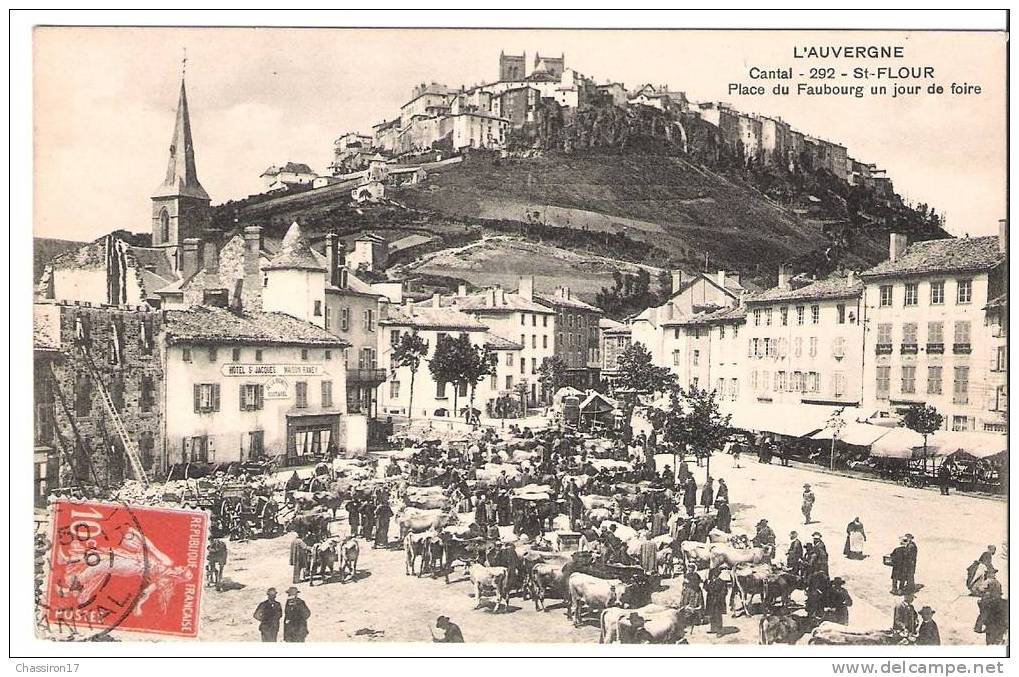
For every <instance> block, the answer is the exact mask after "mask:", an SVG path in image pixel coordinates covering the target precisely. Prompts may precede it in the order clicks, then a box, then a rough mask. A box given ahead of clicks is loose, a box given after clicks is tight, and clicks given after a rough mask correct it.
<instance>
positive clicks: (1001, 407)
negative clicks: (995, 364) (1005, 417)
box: [994, 385, 1008, 411]
mask: <svg viewBox="0 0 1019 677" xmlns="http://www.w3.org/2000/svg"><path fill="white" fill-rule="evenodd" d="M1007 407H1008V387H1007V386H1003V385H1000V386H998V387H996V388H995V389H994V411H1006V409H1007Z"/></svg>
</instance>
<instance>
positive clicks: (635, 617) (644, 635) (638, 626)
mask: <svg viewBox="0 0 1019 677" xmlns="http://www.w3.org/2000/svg"><path fill="white" fill-rule="evenodd" d="M652 642H654V637H652V636H651V633H650V632H648V631H647V628H646V627H645V626H644V617H643V616H641V615H640V614H639V613H637V612H636V611H631V612H630V615H629V616H627V617H626V618H624V619H621V620H620V622H619V643H620V644H651V643H652Z"/></svg>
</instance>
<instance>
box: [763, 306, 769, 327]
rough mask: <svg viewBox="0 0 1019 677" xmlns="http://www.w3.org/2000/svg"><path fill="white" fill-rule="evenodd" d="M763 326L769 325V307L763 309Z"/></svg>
mask: <svg viewBox="0 0 1019 677" xmlns="http://www.w3.org/2000/svg"><path fill="white" fill-rule="evenodd" d="M764 326H766V327H770V326H771V308H765V309H764Z"/></svg>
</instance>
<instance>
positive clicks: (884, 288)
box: [878, 284, 892, 307]
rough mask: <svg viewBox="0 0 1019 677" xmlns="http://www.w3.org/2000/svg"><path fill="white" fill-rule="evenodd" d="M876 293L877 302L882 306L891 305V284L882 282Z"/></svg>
mask: <svg viewBox="0 0 1019 677" xmlns="http://www.w3.org/2000/svg"><path fill="white" fill-rule="evenodd" d="M878 294H879V295H880V300H879V303H880V305H881V306H883V307H889V306H891V305H892V285H890V284H883V285H881V286H880V287H879V288H878Z"/></svg>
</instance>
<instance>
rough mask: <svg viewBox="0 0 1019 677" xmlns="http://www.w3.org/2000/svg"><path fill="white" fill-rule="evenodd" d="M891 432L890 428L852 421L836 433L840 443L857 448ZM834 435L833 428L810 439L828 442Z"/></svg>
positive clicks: (817, 433)
mask: <svg viewBox="0 0 1019 677" xmlns="http://www.w3.org/2000/svg"><path fill="white" fill-rule="evenodd" d="M891 431H892V429H891V428H885V427H883V426H878V425H872V424H870V423H857V422H855V421H853V422H851V423H846V425H845V426H844V427H843V428H842V429H841V430H840V431H838V440H839V441H840V442H845V443H846V444H853V445H856V446H859V447H869V446H870V445H872V444H874V442H876V441H877V440H878V439H880V438H882V437H884V436H885V435H887V434H888V433H890V432H891ZM835 434H836V431H835V430H834V429H833V428H825V429H824V430H821V431H819V432H816V433H814V434H813V435H812V436H811V439H815V440H830V439H831V438H832V437H833V436H835Z"/></svg>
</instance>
